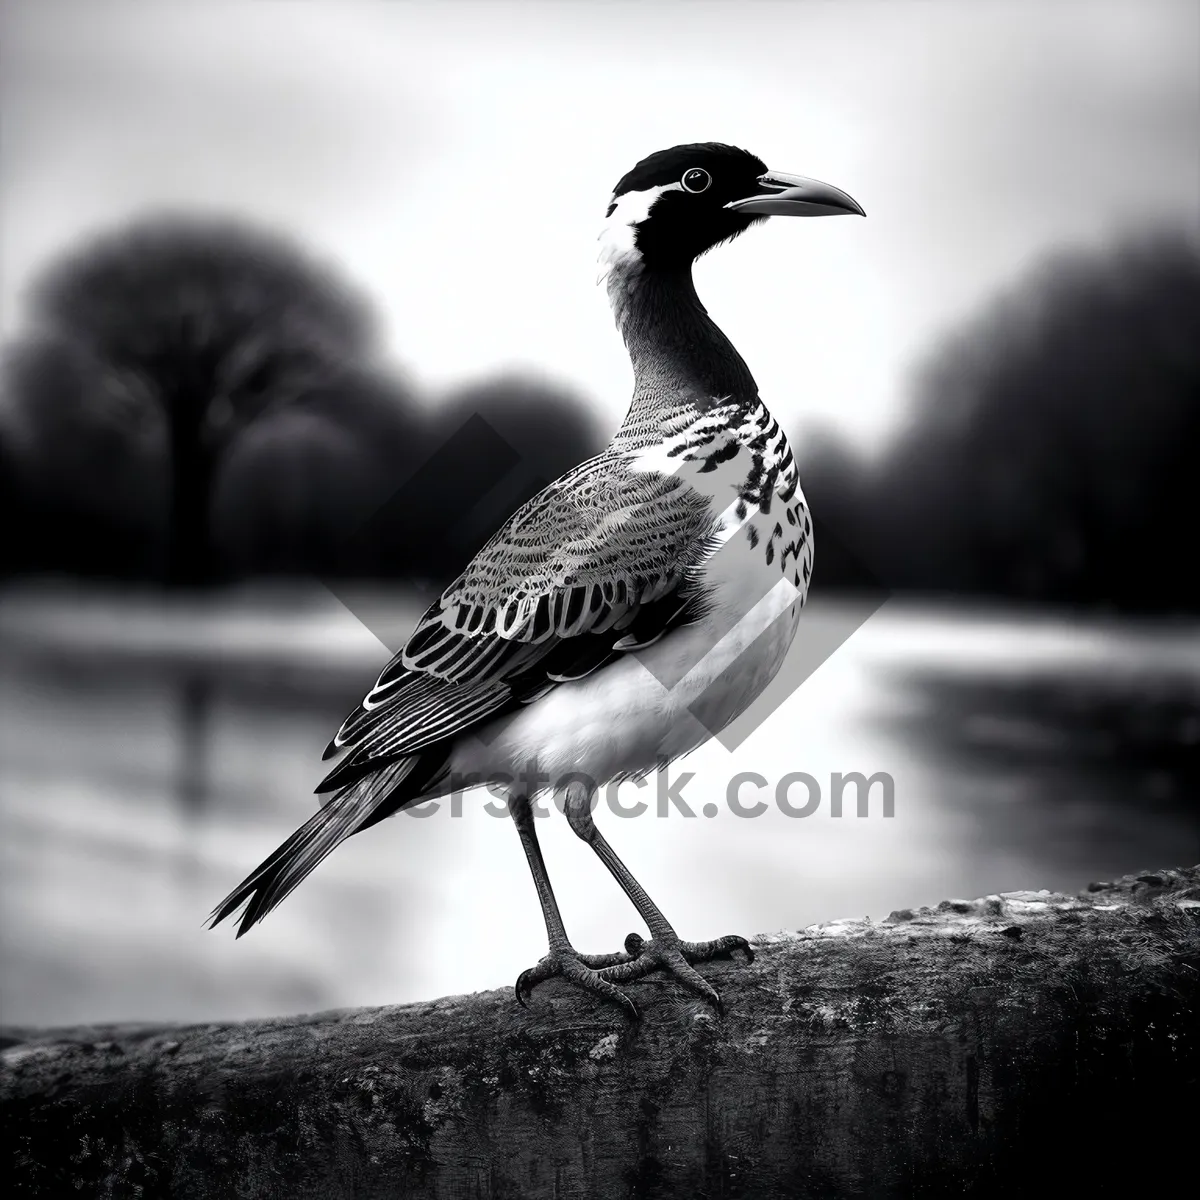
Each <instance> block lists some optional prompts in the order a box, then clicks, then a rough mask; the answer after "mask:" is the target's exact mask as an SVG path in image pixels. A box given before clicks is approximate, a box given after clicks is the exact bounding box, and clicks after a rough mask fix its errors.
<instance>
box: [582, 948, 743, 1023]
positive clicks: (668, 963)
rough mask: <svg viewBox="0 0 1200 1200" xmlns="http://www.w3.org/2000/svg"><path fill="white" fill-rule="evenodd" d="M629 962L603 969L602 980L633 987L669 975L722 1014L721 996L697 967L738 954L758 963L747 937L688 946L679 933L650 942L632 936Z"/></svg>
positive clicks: (601, 971)
mask: <svg viewBox="0 0 1200 1200" xmlns="http://www.w3.org/2000/svg"><path fill="white" fill-rule="evenodd" d="M625 949H626V951H627V952H628V954H629V956H630V957H629V959H628V961H625V962H618V963H614V964H613V965H612V966H608V967H602V968H601V969H600V971H599V976H600V979H601V980H603V981H604V982H606V983H610V984H611V983H630V982H632V981H633V980H635V979H642V978H644V977H645V976H647V975H649V974H650V972H651V971H657V970H660V969H661V970H665V971H669V972H670V973H671V974H672V975H674V976H675V978H676V979H679V980H680V981H681V982H683V983H684V984H686V985H687V986H688V987H690V988H691V989H692V991H694V992H698V993H699V994H700V995H701V996H703V997H704V998H705V999H706V1000H708V1001H709V1003H711V1004H712V1006H713V1007H714V1008H715V1009H716V1010H717V1012H719V1013H723V1012H724V1006H723V1005H722V1004H721V995H720V993H719V992H718V991H717V989H716V988H715V987H713V985H712V984H711V983H709V982H708V980H707V979H705V978H704V976H703V975H701V974H700V972H699V971H697V970H696V969H695V967H694V966H693V964H694V963H702V962H711V961H712V960H713V959H714V958H724V959H732V958H733V955H734V953H735V952H736V951H741V953H742V954H744V955H745V956H746V962H747V963H751V962H753V961H754V951H753V950H751V949H750V943H749V942H748V941H746V939H745V938H744V937H739V936H738V935H737V934H735V933H734V934H729V935H728V936H726V937H722V938H715V939H714V940H713V941H711V942H685V941H683V939H682V938H680V937H679V936H678V935H677V934H675V933H673V932H672V933H668V934H665V935H663V934H660V935H658V936H656V937H652V938H651V939H650V940H649V941H648V942H647V941H645V940H644V939H642V938H641V937H639V936H638V935H637V934H636V933H631V934H630V935H629V936H628V937H627V938H626V939H625Z"/></svg>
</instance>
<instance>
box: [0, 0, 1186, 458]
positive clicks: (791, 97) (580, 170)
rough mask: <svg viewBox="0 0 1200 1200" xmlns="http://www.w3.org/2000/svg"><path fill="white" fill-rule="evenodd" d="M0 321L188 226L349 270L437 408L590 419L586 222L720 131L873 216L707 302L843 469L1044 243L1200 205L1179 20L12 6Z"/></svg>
mask: <svg viewBox="0 0 1200 1200" xmlns="http://www.w3.org/2000/svg"><path fill="white" fill-rule="evenodd" d="M3 13H4V17H3V25H4V27H3V29H2V30H0V44H2V46H3V51H2V53H3V61H2V62H0V72H2V79H3V83H2V85H0V86H2V94H0V100H2V109H0V112H2V118H0V120H2V122H3V125H2V128H0V175H2V178H3V189H4V191H3V208H2V211H0V220H2V228H0V239H2V240H0V253H2V257H0V305H2V308H0V320H2V323H3V330H4V332H5V333H10V332H12V331H13V330H14V329H16V328H19V326H20V320H21V313H20V303H19V296H20V293H21V290H22V288H23V287H24V285H25V284H26V283H27V282H28V280H29V279H30V277H31V274H32V273H33V272H35V271H36V270H37V269H38V268H39V267H40V266H41V265H42V264H43V263H45V262H46V261H47V259H48V257H49V256H51V255H53V254H54V253H56V252H57V251H59V250H61V249H62V248H64V247H66V246H68V245H69V244H70V243H71V242H72V241H73V240H74V239H76V238H78V237H79V236H80V235H81V234H83V233H84V232H85V231H89V230H94V229H99V228H102V227H104V226H106V225H109V224H111V223H113V222H116V221H119V220H121V219H123V218H126V217H128V216H130V215H132V214H134V213H136V212H138V211H139V210H143V209H146V208H148V207H155V206H163V205H170V206H179V205H193V206H202V207H204V208H209V209H221V210H234V211H237V212H240V213H244V214H247V215H251V216H255V217H258V218H261V219H264V220H266V221H269V222H272V223H277V224H278V225H280V226H282V227H285V228H286V229H288V230H290V231H292V232H293V233H295V234H298V235H300V236H301V237H302V238H303V239H305V240H306V241H307V242H309V243H310V244H311V245H312V246H314V247H315V248H317V249H319V250H321V251H323V252H324V253H326V254H327V255H328V256H329V257H330V258H331V259H333V260H334V261H336V262H337V263H338V264H340V265H341V266H342V267H343V268H344V270H345V271H346V272H347V273H348V274H349V276H350V277H351V278H352V279H354V280H356V281H357V282H358V283H359V284H360V285H362V286H363V287H364V288H365V289H366V290H367V291H368V292H369V294H371V295H372V296H373V297H374V298H375V299H376V300H377V301H378V303H379V304H380V306H381V307H382V310H383V312H384V313H385V314H386V318H387V328H388V331H389V342H390V345H391V347H392V350H393V353H394V355H395V357H396V360H397V361H398V362H401V363H403V364H404V365H405V366H407V367H408V368H409V369H410V370H411V371H412V372H413V374H414V375H415V377H416V378H417V379H418V380H419V381H422V382H424V383H426V384H427V385H429V386H430V387H431V388H442V387H444V386H446V385H449V384H452V383H454V382H457V381H465V380H469V379H474V378H477V377H479V376H481V375H484V374H487V373H490V372H493V371H495V370H497V369H500V368H504V367H513V366H520V367H526V368H534V369H537V370H539V371H541V372H543V373H544V374H546V375H548V376H550V377H551V378H554V379H558V380H561V381H563V382H566V383H569V384H571V385H574V386H575V387H577V388H578V389H580V390H581V391H582V392H583V393H585V394H586V395H587V396H588V397H590V398H591V399H593V400H594V401H595V402H596V404H597V405H598V406H599V407H600V409H601V411H602V413H603V415H604V417H605V420H606V422H608V423H609V424H612V423H615V422H616V421H617V420H618V419H619V417H620V414H621V412H622V411H623V409H624V405H625V403H626V401H627V398H628V395H629V388H630V375H629V369H628V364H627V361H626V359H625V356H624V350H623V348H622V346H621V344H620V341H619V339H618V337H617V335H616V333H615V331H614V329H613V327H612V324H611V321H610V319H609V316H608V314H607V308H606V300H605V297H604V294H603V291H602V289H599V288H597V287H596V286H595V282H594V281H595V277H596V267H595V262H594V260H595V254H596V241H595V238H596V232H597V230H598V228H599V224H600V221H601V219H602V216H603V212H604V208H605V205H606V202H607V199H608V194H609V192H610V191H611V189H612V186H613V184H614V183H615V182H616V180H617V179H618V178H619V177H620V176H621V175H622V174H623V173H624V172H625V171H626V170H627V169H628V168H629V167H630V166H632V165H633V163H634V162H635V161H636V160H637V159H639V158H641V157H642V156H643V155H645V154H647V153H649V152H650V151H652V150H656V149H659V148H661V147H664V146H668V145H672V144H674V143H677V142H681V141H694V140H720V141H729V142H733V143H736V144H739V145H742V146H745V147H746V148H748V149H750V150H753V151H754V152H755V153H757V154H758V155H759V156H760V157H762V158H764V159H765V160H766V161H767V162H768V163H769V164H770V165H771V166H772V167H775V168H777V169H780V170H786V171H794V172H799V173H803V174H808V175H813V176H816V177H817V178H820V179H825V180H827V181H829V182H831V183H835V184H837V185H838V186H840V187H842V188H844V189H845V190H847V191H848V192H850V193H851V195H853V196H854V197H855V198H856V199H857V200H859V202H860V203H861V204H862V205H863V206H864V207H865V208H866V210H867V213H868V219H867V220H866V221H860V220H851V219H841V220H822V221H782V220H777V221H772V222H770V223H768V224H767V225H766V226H765V227H763V228H760V229H756V230H754V231H752V232H751V233H750V234H748V235H747V236H746V237H744V238H742V239H740V240H739V241H738V242H736V243H734V244H733V245H732V246H730V247H726V248H723V249H721V250H720V251H718V252H717V254H715V255H713V256H711V257H710V258H709V259H706V260H704V261H703V262H702V263H701V265H700V266H699V268H698V270H697V280H698V286H699V287H700V291H701V295H702V297H703V298H704V300H705V302H706V304H707V305H708V307H709V310H710V312H711V313H712V315H713V316H714V317H715V318H716V320H717V321H718V322H719V323H720V324H721V325H722V326H723V327H724V328H725V330H726V332H727V333H729V335H730V336H731V337H732V339H733V341H734V343H735V344H736V345H737V346H738V348H739V349H740V350H741V351H742V353H743V354H744V355H745V357H746V359H747V360H748V362H749V363H750V366H751V368H752V370H753V371H754V373H755V375H756V377H757V379H758V381H759V385H760V387H761V389H762V393H763V396H764V399H766V400H767V402H768V404H769V405H770V406H771V407H772V408H773V409H774V410H775V411H776V413H777V415H778V416H779V417H780V418H781V419H783V420H784V421H785V422H786V423H787V424H788V425H789V426H791V427H799V426H802V425H803V424H804V422H806V421H809V420H821V421H830V422H834V423H836V424H837V425H839V426H840V427H841V428H842V429H843V430H844V431H845V432H846V433H847V434H848V435H849V436H850V437H852V438H853V439H854V441H855V442H856V444H858V445H860V446H862V447H863V448H864V449H866V448H869V447H870V446H872V445H875V444H878V442H879V439H880V437H881V436H882V435H883V434H885V433H886V431H887V430H888V429H889V428H891V427H893V426H894V423H895V421H896V420H897V418H898V416H899V415H900V414H901V413H902V412H903V406H904V403H905V398H906V397H905V379H906V373H907V369H908V368H909V367H910V366H911V365H912V364H913V363H914V362H916V361H919V359H920V358H921V356H922V355H923V354H924V353H925V352H926V351H927V349H928V348H929V347H930V346H931V345H932V344H933V343H934V341H935V339H936V337H937V335H938V333H939V331H941V330H943V329H946V328H948V327H951V326H953V324H954V323H955V322H956V321H958V320H960V319H962V318H964V317H966V316H968V315H969V314H970V313H971V311H972V310H973V309H974V308H975V307H976V306H977V305H979V304H980V303H982V302H983V301H984V300H986V298H987V297H988V296H989V295H991V294H993V293H994V291H995V290H996V289H997V288H999V287H1001V286H1003V285H1004V284H1005V282H1006V281H1008V280H1010V279H1012V278H1014V277H1016V276H1018V275H1019V274H1020V273H1021V271H1022V270H1023V269H1025V268H1026V267H1027V266H1028V265H1030V264H1031V263H1032V262H1034V261H1035V260H1036V259H1037V258H1038V257H1039V256H1041V255H1043V254H1045V253H1047V252H1048V251H1050V250H1052V249H1054V248H1057V247H1060V246H1072V245H1089V244H1096V243H1098V242H1103V241H1104V240H1106V239H1110V238H1112V237H1113V236H1115V235H1116V234H1117V233H1118V232H1120V231H1123V230H1129V229H1135V228H1138V227H1140V226H1145V225H1148V224H1150V223H1152V222H1154V221H1159V220H1164V219H1165V220H1171V221H1174V222H1176V223H1181V222H1185V223H1193V224H1194V223H1195V221H1196V213H1197V211H1198V209H1200V156H1198V153H1197V149H1196V145H1197V139H1198V135H1200V86H1198V83H1200V68H1198V66H1197V61H1198V56H1197V46H1198V45H1200V16H1198V14H1200V6H1198V5H1196V4H1194V3H1152V2H1148V0H1134V2H1127V3H1121V4H1106V3H1096V2H1092V3H1087V4H1082V3H1078V4H1075V3H1067V2H1065V0H1064V2H1061V3H1055V4H1046V3H1028V4H1027V3H1014V2H1012V0H1007V2H1004V3H998V2H984V0H974V2H973V3H971V4H963V3H953V2H945V0H909V2H894V3H862V2H842V3H837V4H832V3H792V4H786V3H782V2H780V3H758V4H752V3H736V4H727V3H689V4H687V5H684V4H667V3H662V4H648V3H644V2H643V3H637V4H629V5H625V4H619V3H611V2H609V3H598V4H585V3H560V4H550V3H542V4H533V5H518V4H510V3H504V2H500V0H491V2H490V3H483V4H467V3H454V2H443V3H440V4H436V5H435V4H432V3H429V4H406V3H400V2H395V3H363V4H359V3H346V2H338V3H332V2H327V3H321V2H318V0H301V2H295V3H293V2H289V0H239V2H237V3H228V2H223V0H202V2H193V3H186V2H181V0H180V2H175V3H170V2H155V3H150V2H147V0H139V2H117V0H111V2H107V3H105V2H101V0H87V2H84V3H73V2H67V0H24V2H17V0H9V2H8V3H7V4H6V5H5V6H4V9H3Z"/></svg>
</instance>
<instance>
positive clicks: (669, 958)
mask: <svg viewBox="0 0 1200 1200" xmlns="http://www.w3.org/2000/svg"><path fill="white" fill-rule="evenodd" d="M594 797H595V793H594V792H589V791H587V790H585V789H583V788H580V787H572V788H570V789H568V791H567V794H566V798H565V802H564V810H565V812H566V816H567V821H568V822H569V823H570V826H571V828H572V829H573V830H574V831H575V834H576V835H577V836H578V837H580V838H582V839H583V840H584V841H585V842H587V844H588V845H589V846H591V848H592V849H593V850H594V851H595V852H596V854H597V856H598V857H599V859H600V861H601V862H602V863H603V864H604V865H605V866H606V867H607V868H608V869H609V871H610V872H611V873H612V876H613V878H614V879H616V881H617V882H618V883H619V884H620V885H621V887H622V888H623V889H624V891H625V894H626V895H627V896H628V897H629V899H630V900H632V901H633V906H634V908H636V909H637V910H638V913H639V914H640V916H641V918H642V920H643V921H645V922H646V927H647V929H649V931H650V940H649V941H648V942H646V941H643V939H642V938H640V937H639V936H638V935H637V934H636V933H631V934H630V935H629V937H627V938H626V939H625V949H626V950H627V951H628V952H629V954H630V955H631V956H632V957H631V960H630V961H627V962H620V963H615V964H613V965H612V966H609V967H605V968H602V969H601V970H600V972H599V974H600V977H601V978H602V979H604V980H607V981H611V982H615V983H628V982H629V981H631V980H634V979H641V978H642V977H643V976H645V975H648V974H649V973H650V972H651V971H654V970H657V969H658V968H660V967H661V968H664V969H665V970H668V971H670V972H671V974H673V975H675V976H676V977H677V978H679V979H680V980H682V981H683V982H684V983H685V984H687V986H688V987H690V988H691V989H692V990H693V991H696V992H699V993H700V995H702V996H704V997H705V998H706V999H708V1000H709V1001H711V1002H712V1004H713V1005H714V1006H715V1007H716V1009H717V1010H718V1011H721V997H720V994H719V993H718V992H717V990H716V988H714V987H713V986H712V984H711V983H709V982H708V980H706V979H705V978H704V976H703V975H701V974H700V972H699V971H697V970H696V969H695V968H694V967H693V965H692V964H693V963H698V962H708V961H709V960H710V959H714V958H731V957H732V952H733V951H734V950H740V951H742V953H743V954H745V956H746V961H747V962H752V961H753V960H754V951H753V950H751V949H750V943H749V942H747V941H746V939H745V938H744V937H739V936H738V935H737V934H730V935H728V936H727V937H722V938H716V939H715V940H713V941H711V942H685V941H684V940H683V939H682V938H681V937H680V936H679V934H677V933H676V932H675V930H674V929H673V928H672V927H671V924H670V922H669V921H668V920H667V919H666V917H664V916H663V915H662V912H661V910H660V909H659V907H658V905H657V904H655V903H654V901H653V900H651V899H650V897H649V895H647V893H646V890H645V888H643V887H642V885H641V884H640V883H638V881H637V880H636V879H635V878H634V877H633V874H632V873H631V872H630V870H629V868H628V867H627V866H626V865H625V864H624V863H623V862H622V861H621V860H620V859H619V858H618V857H617V854H616V851H614V850H613V848H612V847H611V846H610V845H609V844H608V841H607V840H606V839H605V837H604V835H603V834H602V833H601V832H600V830H599V829H597V828H596V824H595V822H594V821H593V820H592V803H593V800H594Z"/></svg>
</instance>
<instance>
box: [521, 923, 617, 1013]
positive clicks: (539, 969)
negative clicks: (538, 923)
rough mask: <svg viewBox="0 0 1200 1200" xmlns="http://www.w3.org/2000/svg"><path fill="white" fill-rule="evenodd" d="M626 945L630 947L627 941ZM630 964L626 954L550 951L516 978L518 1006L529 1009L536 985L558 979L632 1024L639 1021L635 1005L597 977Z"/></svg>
mask: <svg viewBox="0 0 1200 1200" xmlns="http://www.w3.org/2000/svg"><path fill="white" fill-rule="evenodd" d="M631 936H632V935H631ZM639 940H640V939H639ZM625 944H626V946H628V945H629V940H628V939H626V943H625ZM629 961H630V955H629V954H620V953H618V954H580V953H579V951H578V950H576V949H575V948H574V947H572V946H564V947H562V948H559V949H556V948H553V947H552V948H551V949H550V952H549V953H548V954H547V955H546V957H545V958H543V959H542V960H541V962H539V963H538V964H537V966H536V967H530V968H529V970H527V971H522V972H521V974H520V975H519V976H518V978H517V988H516V990H517V1003H518V1004H520V1005H521V1007H522V1008H528V1006H529V997H530V995H531V994H532V992H533V989H534V988H535V987H537V985H538V984H539V983H543V982H545V981H546V980H547V979H553V978H554V977H555V976H556V975H557V976H559V977H561V978H563V979H568V980H570V981H571V982H572V983H573V984H575V986H576V987H580V988H583V990H584V991H585V992H591V993H593V994H594V995H596V996H599V997H600V998H601V999H602V1000H607V1001H609V1002H610V1003H612V1004H616V1005H617V1006H618V1007H619V1008H620V1009H621V1010H622V1011H623V1012H624V1013H625V1015H626V1016H627V1017H628V1018H629V1019H630V1020H631V1021H638V1020H640V1019H641V1013H639V1012H638V1008H637V1005H636V1004H634V1002H633V1001H632V1000H630V998H629V997H628V996H627V995H625V993H624V992H622V991H621V990H620V989H619V988H617V987H615V986H614V985H613V984H612V983H610V982H609V981H608V980H607V979H605V978H604V977H603V975H601V974H600V971H601V970H608V969H611V968H612V967H615V966H620V965H622V964H627V963H629Z"/></svg>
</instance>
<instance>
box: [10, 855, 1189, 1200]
mask: <svg viewBox="0 0 1200 1200" xmlns="http://www.w3.org/2000/svg"><path fill="white" fill-rule="evenodd" d="M756 947H757V950H758V954H757V958H756V961H755V962H754V964H753V966H751V967H745V966H741V965H732V964H728V965H727V964H713V965H711V966H707V967H705V968H704V971H705V973H706V974H707V975H708V976H709V977H710V978H712V979H713V980H714V982H715V983H716V984H717V986H718V987H720V988H721V989H722V991H723V994H724V997H725V1001H726V1005H727V1009H728V1015H727V1016H726V1017H725V1018H724V1019H720V1018H718V1017H717V1016H715V1015H714V1014H713V1013H712V1012H711V1011H710V1010H709V1009H708V1008H707V1007H706V1006H705V1005H704V1004H703V1003H701V1002H700V1001H698V1000H695V999H693V998H691V997H690V996H687V995H685V994H683V993H682V992H681V991H680V990H679V988H678V987H677V986H676V985H675V984H674V983H673V982H671V981H668V980H656V979H650V980H648V981H646V982H645V983H643V984H641V985H635V986H634V987H633V989H632V994H633V995H635V997H636V998H637V999H638V1001H639V1003H640V1004H641V1006H642V1009H643V1013H644V1017H643V1020H642V1023H641V1025H640V1026H638V1027H636V1028H628V1027H626V1026H625V1025H624V1024H623V1020H622V1018H621V1017H620V1015H619V1014H617V1013H615V1012H614V1011H610V1010H609V1009H607V1008H603V1007H600V1006H599V1005H598V1004H597V1003H596V1002H594V1001H593V1000H592V999H591V998H590V997H587V996H583V995H581V994H579V993H576V992H574V991H572V990H570V989H569V988H567V987H566V986H565V985H562V984H560V983H558V982H552V983H549V984H546V985H544V986H543V987H542V988H540V989H539V990H538V992H537V994H536V995H535V997H534V1001H533V1009H532V1011H523V1010H522V1009H520V1008H518V1007H517V1006H516V1004H515V1003H514V1001H513V1000H512V994H511V992H510V991H509V990H508V989H505V990H502V991H497V992H486V993H480V994H478V995H473V996H458V997H451V998H447V999H442V1000H437V1001H433V1002H431V1003H427V1004H414V1005H408V1006H404V1007H398V1008H385V1009H364V1010H358V1011H343V1012H332V1013H324V1014H320V1015H316V1016H305V1017H294V1018H287V1019H282V1020H271V1021H260V1022H252V1023H246V1024H230V1025H203V1026H188V1027H183V1026H179V1027H154V1028H149V1027H133V1026H119V1027H117V1026H112V1027H98V1028H92V1029H68V1030H43V1031H36V1030H14V1029H9V1030H5V1031H4V1034H3V1042H2V1045H3V1052H2V1058H3V1069H2V1074H0V1105H2V1110H0V1111H2V1121H3V1125H2V1128H3V1131H4V1139H5V1142H6V1144H7V1147H8V1155H7V1158H8V1161H9V1163H10V1164H11V1169H10V1177H11V1178H12V1179H13V1180H14V1181H15V1182H16V1184H17V1189H18V1192H19V1193H20V1194H23V1195H46V1196H60V1195H63V1196H65V1195H81V1196H99V1197H110V1196H111V1197H116V1196H181V1197H183V1196H186V1197H214V1198H215V1197H221V1198H227V1197H275V1196H279V1197H289V1198H291V1197H296V1198H300V1197H321V1198H337V1197H350V1196H353V1197H385V1196H387V1197H391V1196H411V1197H447V1198H449V1197H455V1198H459V1197H476V1196H479V1197H486V1196H499V1197H523V1198H531V1200H532V1198H537V1197H556V1198H565V1197H595V1198H597V1200H613V1198H616V1197H622V1196H635V1197H642V1196H660V1195H661V1196H687V1197H764V1198H765V1197H777V1196H789V1195H800V1196H870V1197H889V1196H910V1195H918V1196H920V1195H925V1196H940V1195H1004V1196H1020V1195H1043V1194H1047V1195H1049V1194H1056V1193H1065V1194H1070V1195H1083V1194H1091V1195H1103V1194H1107V1193H1108V1192H1109V1191H1110V1190H1113V1189H1115V1188H1117V1187H1118V1186H1122V1190H1124V1185H1123V1184H1122V1182H1121V1181H1122V1177H1123V1173H1124V1171H1126V1170H1128V1169H1139V1170H1141V1171H1144V1172H1145V1173H1146V1175H1147V1177H1149V1176H1150V1175H1151V1174H1155V1173H1158V1174H1160V1175H1161V1172H1163V1171H1164V1169H1165V1168H1166V1167H1167V1166H1168V1165H1169V1163H1170V1161H1171V1159H1172V1158H1173V1156H1178V1157H1181V1158H1190V1151H1189V1146H1190V1144H1191V1143H1190V1140H1189V1139H1190V1137H1191V1136H1192V1134H1191V1133H1190V1132H1189V1130H1190V1129H1191V1128H1194V1122H1195V1119H1196V1116H1197V1115H1198V1106H1197V1074H1198V1071H1200V1031H1198V1027H1197V1013H1198V1011H1200V1003H1198V1000H1200V868H1192V869H1189V870H1170V871H1158V872H1154V873H1153V874H1146V875H1142V876H1131V877H1127V878H1126V879H1122V880H1119V881H1117V882H1116V883H1112V884H1096V885H1092V886H1091V888H1090V889H1088V890H1086V891H1085V892H1084V893H1083V894H1082V895H1081V896H1077V897H1074V896H1065V895H1057V894H1052V893H1049V892H1014V893H1009V894H1006V895H999V896H986V897H983V898H982V899H977V900H947V901H945V902H943V903H942V904H940V905H938V906H937V907H935V908H922V909H916V910H904V911H900V912H896V913H893V914H892V915H891V916H890V917H889V918H888V919H887V920H886V921H882V922H876V923H872V922H870V921H865V920H854V921H838V922H833V923H831V924H827V925H821V926H814V927H812V928H810V929H806V930H804V931H802V932H799V933H790V934H775V935H768V936H763V937H760V938H758V939H756Z"/></svg>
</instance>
